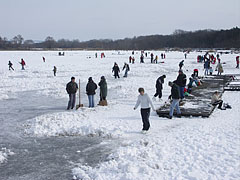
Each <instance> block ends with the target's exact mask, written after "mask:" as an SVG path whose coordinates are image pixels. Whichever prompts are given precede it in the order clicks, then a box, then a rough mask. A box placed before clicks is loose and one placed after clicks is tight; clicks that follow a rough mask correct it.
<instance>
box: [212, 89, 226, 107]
mask: <svg viewBox="0 0 240 180" xmlns="http://www.w3.org/2000/svg"><path fill="white" fill-rule="evenodd" d="M211 104H212V105H213V106H217V105H218V109H221V110H225V108H222V104H223V100H222V99H221V97H220V94H219V92H218V91H215V92H214V94H213V96H212V100H211Z"/></svg>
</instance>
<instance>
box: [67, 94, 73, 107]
mask: <svg viewBox="0 0 240 180" xmlns="http://www.w3.org/2000/svg"><path fill="white" fill-rule="evenodd" d="M71 104H72V94H69V101H68V107H67V109H70V107H71Z"/></svg>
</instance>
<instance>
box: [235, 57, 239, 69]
mask: <svg viewBox="0 0 240 180" xmlns="http://www.w3.org/2000/svg"><path fill="white" fill-rule="evenodd" d="M236 63H237V66H236V68H238V69H239V56H237V57H236Z"/></svg>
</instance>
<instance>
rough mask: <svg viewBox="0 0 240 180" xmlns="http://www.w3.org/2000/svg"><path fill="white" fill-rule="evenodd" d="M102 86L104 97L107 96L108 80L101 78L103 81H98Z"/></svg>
mask: <svg viewBox="0 0 240 180" xmlns="http://www.w3.org/2000/svg"><path fill="white" fill-rule="evenodd" d="M98 85H99V86H100V96H101V97H103V98H106V97H107V82H106V80H105V79H101V81H100V82H99V83H98Z"/></svg>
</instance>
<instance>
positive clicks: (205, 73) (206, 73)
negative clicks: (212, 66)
mask: <svg viewBox="0 0 240 180" xmlns="http://www.w3.org/2000/svg"><path fill="white" fill-rule="evenodd" d="M204 75H205V76H206V75H208V68H205V71H204Z"/></svg>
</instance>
